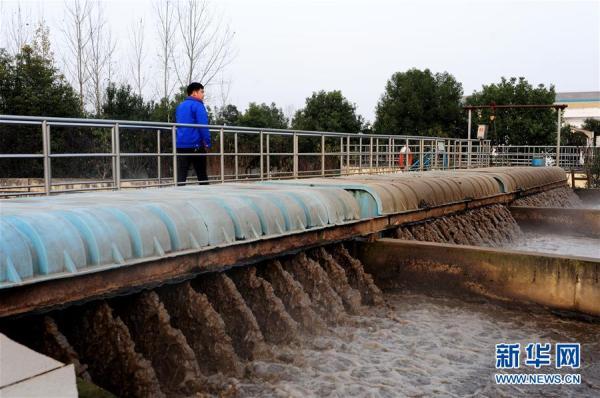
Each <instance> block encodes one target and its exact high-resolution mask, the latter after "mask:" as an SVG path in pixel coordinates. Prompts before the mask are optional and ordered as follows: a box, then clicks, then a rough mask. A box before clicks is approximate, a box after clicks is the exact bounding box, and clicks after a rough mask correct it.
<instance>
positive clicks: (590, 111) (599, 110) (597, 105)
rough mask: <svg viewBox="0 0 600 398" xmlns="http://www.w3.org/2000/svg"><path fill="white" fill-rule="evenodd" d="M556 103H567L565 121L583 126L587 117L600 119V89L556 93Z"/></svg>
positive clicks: (572, 124)
mask: <svg viewBox="0 0 600 398" xmlns="http://www.w3.org/2000/svg"><path fill="white" fill-rule="evenodd" d="M554 103H555V104H565V105H567V108H566V109H565V111H564V113H563V121H564V122H565V123H568V124H570V125H571V126H574V127H581V126H582V125H583V122H584V121H585V119H588V118H592V119H598V120H600V91H580V92H566V93H556V101H555V102H554Z"/></svg>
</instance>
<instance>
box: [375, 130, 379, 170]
mask: <svg viewBox="0 0 600 398" xmlns="http://www.w3.org/2000/svg"><path fill="white" fill-rule="evenodd" d="M375 170H377V171H376V172H375V173H377V174H379V138H375Z"/></svg>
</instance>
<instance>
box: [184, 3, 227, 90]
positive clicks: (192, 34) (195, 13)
mask: <svg viewBox="0 0 600 398" xmlns="http://www.w3.org/2000/svg"><path fill="white" fill-rule="evenodd" d="M177 17H178V19H179V33H180V36H181V42H182V43H183V49H182V59H183V63H184V65H183V67H180V66H179V65H178V63H174V66H175V72H176V73H177V79H178V81H179V84H180V85H181V86H185V85H187V84H188V83H189V82H191V81H200V82H202V83H203V84H205V85H207V84H209V83H210V82H211V81H212V80H213V79H214V78H215V76H217V75H218V74H219V73H220V72H221V71H223V69H224V68H225V67H226V66H227V65H228V64H229V63H230V62H231V60H232V58H233V52H232V46H231V44H232V39H233V35H234V34H233V32H232V31H231V30H230V29H229V26H228V25H227V24H225V23H224V22H223V18H222V17H218V16H215V15H214V14H213V13H212V12H211V10H210V8H209V4H208V1H207V0H184V1H181V2H178V3H177Z"/></svg>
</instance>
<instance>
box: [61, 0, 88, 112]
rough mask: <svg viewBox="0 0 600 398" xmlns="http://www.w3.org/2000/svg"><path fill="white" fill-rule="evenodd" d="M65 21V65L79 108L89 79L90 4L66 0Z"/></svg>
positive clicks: (83, 99)
mask: <svg viewBox="0 0 600 398" xmlns="http://www.w3.org/2000/svg"><path fill="white" fill-rule="evenodd" d="M65 8H66V19H67V20H66V21H65V24H64V28H63V32H64V34H65V37H66V39H67V45H68V47H69V52H70V55H71V57H69V59H67V60H66V62H65V66H66V68H67V70H68V71H69V73H70V75H71V78H72V80H73V81H74V85H75V87H76V88H77V90H78V93H79V101H80V107H81V109H83V108H84V104H85V98H86V96H85V94H86V93H85V88H86V84H87V82H88V81H89V79H90V75H89V72H88V69H89V68H88V60H89V59H88V56H89V51H88V46H89V44H90V41H91V35H90V25H91V24H90V19H91V12H92V5H91V3H90V2H89V1H88V0H74V1H66V2H65Z"/></svg>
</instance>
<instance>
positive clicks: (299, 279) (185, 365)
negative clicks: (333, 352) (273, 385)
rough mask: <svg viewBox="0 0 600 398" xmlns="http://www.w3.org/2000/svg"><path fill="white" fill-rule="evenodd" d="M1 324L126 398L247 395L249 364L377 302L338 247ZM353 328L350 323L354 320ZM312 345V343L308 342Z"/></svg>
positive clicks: (283, 357) (289, 355)
mask: <svg viewBox="0 0 600 398" xmlns="http://www.w3.org/2000/svg"><path fill="white" fill-rule="evenodd" d="M308 254H309V255H307V254H306V253H300V254H298V255H295V256H288V257H284V258H282V259H281V260H275V261H267V262H264V263H261V264H257V265H256V266H247V267H239V268H235V269H232V270H229V271H227V272H226V273H217V274H211V275H202V276H199V277H198V278H196V279H194V280H192V281H191V282H183V283H178V284H173V285H167V286H163V287H160V288H158V289H155V290H151V291H143V292H141V293H136V294H132V295H129V296H125V297H116V298H111V299H108V300H101V301H97V302H93V303H90V304H86V305H83V306H80V307H72V308H68V309H66V310H63V311H56V312H52V313H49V314H48V315H44V316H29V317H26V318H22V319H20V320H15V321H13V322H9V323H8V324H7V325H0V329H1V330H2V331H3V332H4V333H6V334H8V335H9V336H10V337H12V338H14V339H15V340H17V341H20V342H22V343H23V344H26V345H28V346H30V347H32V348H34V349H36V350H38V351H40V352H42V353H45V354H46V355H49V356H51V357H54V358H56V359H59V360H62V361H65V362H67V363H73V364H74V365H75V368H76V372H77V374H78V376H79V377H81V378H82V379H84V380H87V381H91V382H93V383H96V384H98V385H99V386H101V387H103V388H105V389H107V390H109V391H111V392H113V393H115V394H117V395H119V396H124V397H147V396H153V397H154V396H156V397H160V396H169V397H171V396H176V397H184V396H197V395H198V394H201V395H204V394H208V395H220V396H236V395H237V396H239V395H240V394H241V395H246V393H247V391H246V392H244V391H242V390H240V389H241V388H242V387H241V386H242V385H243V383H244V380H246V381H248V382H249V381H251V380H256V377H257V375H256V374H255V372H254V369H255V365H258V364H261V363H274V364H277V363H279V364H285V363H289V362H290V360H291V359H293V358H294V356H295V355H294V354H293V352H292V351H290V350H294V349H295V348H298V347H302V346H303V345H304V344H305V342H307V341H310V339H311V338H316V336H319V335H327V334H329V333H330V330H334V328H335V327H340V326H341V325H346V326H347V325H353V324H357V322H358V324H360V322H361V321H360V319H359V318H353V315H356V314H362V313H364V312H365V311H366V307H364V306H363V304H366V305H381V304H382V303H383V298H382V297H383V296H382V293H381V291H380V290H379V289H378V288H377V286H375V284H374V282H373V279H372V278H371V276H370V275H368V274H366V273H365V271H364V269H363V266H362V264H361V263H360V261H358V260H356V259H354V258H352V257H351V256H350V254H349V253H348V251H347V250H346V249H345V248H344V247H343V246H341V245H334V246H333V247H331V248H330V249H328V250H325V249H315V250H312V251H310V252H309V253H308ZM357 319H358V320H357ZM309 336H312V337H309Z"/></svg>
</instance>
